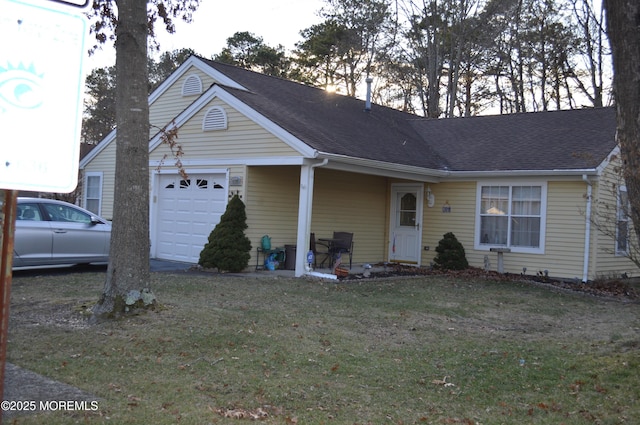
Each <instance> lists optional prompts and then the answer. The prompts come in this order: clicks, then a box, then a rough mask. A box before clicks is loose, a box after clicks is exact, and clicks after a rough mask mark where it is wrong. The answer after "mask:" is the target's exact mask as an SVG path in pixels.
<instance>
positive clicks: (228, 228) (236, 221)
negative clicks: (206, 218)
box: [198, 195, 251, 273]
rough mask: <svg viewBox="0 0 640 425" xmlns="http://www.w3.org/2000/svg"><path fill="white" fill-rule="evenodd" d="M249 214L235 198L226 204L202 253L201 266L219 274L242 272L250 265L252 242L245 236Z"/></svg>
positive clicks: (236, 197)
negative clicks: (215, 269) (214, 269)
mask: <svg viewBox="0 0 640 425" xmlns="http://www.w3.org/2000/svg"><path fill="white" fill-rule="evenodd" d="M245 229H247V213H246V211H245V205H244V202H242V201H241V200H240V198H239V197H238V196H237V195H236V196H234V197H233V198H232V199H231V201H229V203H228V204H227V209H226V211H225V212H224V214H222V217H221V218H220V223H218V225H217V226H216V227H214V229H213V230H212V231H211V234H209V242H208V243H206V244H205V246H204V249H203V250H202V252H200V260H199V261H198V264H200V265H201V266H202V267H205V268H217V269H218V271H221V272H222V271H227V272H232V273H237V272H241V271H242V270H244V269H245V268H246V267H247V266H248V265H249V259H250V258H251V255H250V252H251V241H250V240H249V238H247V237H246V236H245V234H244V231H245Z"/></svg>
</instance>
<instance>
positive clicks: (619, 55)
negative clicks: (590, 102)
mask: <svg viewBox="0 0 640 425" xmlns="http://www.w3.org/2000/svg"><path fill="white" fill-rule="evenodd" d="M604 7H605V9H606V11H607V32H608V33H609V41H610V43H611V50H612V56H613V90H614V96H615V100H616V108H617V121H618V131H617V138H618V143H619V144H620V153H621V156H622V162H623V175H624V179H625V183H626V185H627V194H628V196H629V201H630V203H631V220H632V221H633V226H634V229H635V232H636V237H637V238H638V240H640V25H639V24H638V23H640V4H639V3H638V1H637V0H605V1H604Z"/></svg>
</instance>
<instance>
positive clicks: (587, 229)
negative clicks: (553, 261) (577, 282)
mask: <svg viewBox="0 0 640 425" xmlns="http://www.w3.org/2000/svg"><path fill="white" fill-rule="evenodd" d="M582 180H583V181H584V182H585V183H586V184H587V211H586V213H585V216H586V218H585V220H586V221H585V226H584V260H583V264H584V269H583V271H582V282H583V283H587V281H588V280H589V251H590V249H591V193H592V191H593V187H592V185H591V182H590V181H589V178H588V177H587V175H586V174H583V175H582Z"/></svg>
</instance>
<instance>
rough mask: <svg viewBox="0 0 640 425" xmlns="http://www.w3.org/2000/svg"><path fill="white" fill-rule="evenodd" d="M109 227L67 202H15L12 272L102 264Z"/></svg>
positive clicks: (108, 240) (107, 250) (106, 255)
mask: <svg viewBox="0 0 640 425" xmlns="http://www.w3.org/2000/svg"><path fill="white" fill-rule="evenodd" d="M110 239H111V223H110V222H109V221H107V220H105V219H103V218H101V217H98V216H97V215H95V214H93V213H91V212H90V211H87V210H85V209H83V208H80V207H78V206H75V205H72V204H69V203H67V202H62V201H56V200H52V199H41V198H22V197H20V198H18V202H17V211H16V233H15V240H14V252H13V268H14V269H21V268H31V267H39V266H61V265H73V264H90V263H106V262H108V261H109V244H110Z"/></svg>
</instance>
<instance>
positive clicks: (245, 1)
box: [87, 0, 325, 71]
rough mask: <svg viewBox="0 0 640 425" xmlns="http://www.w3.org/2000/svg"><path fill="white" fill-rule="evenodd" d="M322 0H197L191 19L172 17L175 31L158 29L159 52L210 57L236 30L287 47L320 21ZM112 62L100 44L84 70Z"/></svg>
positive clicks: (110, 52) (111, 52) (110, 53)
mask: <svg viewBox="0 0 640 425" xmlns="http://www.w3.org/2000/svg"><path fill="white" fill-rule="evenodd" d="M324 4H325V3H324V1H323V0H200V6H199V8H198V10H197V11H196V12H195V13H194V14H193V21H192V22H191V23H185V22H183V21H182V20H179V19H178V20H176V21H175V23H176V32H175V33H174V34H168V33H167V32H166V31H164V29H159V30H158V31H157V33H158V40H159V42H160V52H166V51H173V50H176V49H181V48H191V49H193V50H194V51H195V52H196V53H197V54H199V55H202V56H203V57H205V58H210V57H211V56H212V55H213V54H216V53H219V52H220V51H221V50H222V49H223V48H224V47H225V46H226V45H227V38H229V37H231V36H233V34H235V33H236V32H241V31H248V32H251V33H253V34H255V35H256V36H259V37H262V38H263V40H264V43H265V44H267V45H269V46H271V47H277V46H278V45H279V44H282V45H283V46H284V47H285V48H286V49H287V50H291V49H293V48H294V46H295V43H296V42H298V41H300V40H301V37H300V34H299V32H300V31H301V30H303V29H305V28H308V27H310V26H311V25H314V24H317V23H319V22H320V21H321V19H320V17H318V13H317V12H318V11H319V10H320V9H321V8H322V6H323V5H324ZM114 64H115V53H114V50H113V48H112V47H107V46H105V47H103V49H102V50H101V51H98V52H96V53H95V54H94V55H93V56H92V57H90V58H89V60H88V63H87V66H88V70H87V71H90V70H91V69H94V68H98V67H103V66H110V65H114Z"/></svg>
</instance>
